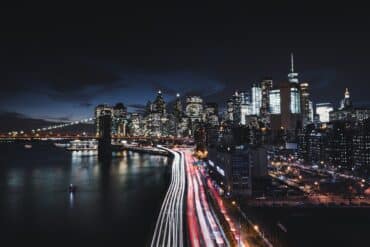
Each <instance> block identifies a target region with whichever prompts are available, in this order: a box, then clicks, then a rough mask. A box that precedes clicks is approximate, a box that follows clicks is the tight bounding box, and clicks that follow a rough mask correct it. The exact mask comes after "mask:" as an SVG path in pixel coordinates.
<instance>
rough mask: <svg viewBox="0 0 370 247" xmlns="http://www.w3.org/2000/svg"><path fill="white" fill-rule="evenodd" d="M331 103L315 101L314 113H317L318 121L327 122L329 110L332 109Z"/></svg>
mask: <svg viewBox="0 0 370 247" xmlns="http://www.w3.org/2000/svg"><path fill="white" fill-rule="evenodd" d="M333 110H334V108H333V105H332V104H331V103H317V104H316V114H318V115H319V119H320V122H322V123H327V122H329V112H331V111H333Z"/></svg>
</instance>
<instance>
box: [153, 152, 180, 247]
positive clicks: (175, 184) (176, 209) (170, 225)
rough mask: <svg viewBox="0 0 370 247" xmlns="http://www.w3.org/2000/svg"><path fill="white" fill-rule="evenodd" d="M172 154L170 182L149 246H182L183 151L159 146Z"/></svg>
mask: <svg viewBox="0 0 370 247" xmlns="http://www.w3.org/2000/svg"><path fill="white" fill-rule="evenodd" d="M161 148H162V149H164V150H166V151H168V152H170V153H171V154H172V155H173V162H172V175H171V183H170V186H169V188H168V190H167V193H166V196H165V198H164V201H163V204H162V206H161V210H160V213H159V216H158V219H157V223H156V226H155V229H154V234H153V238H152V242H151V246H152V247H154V246H156V247H157V246H167V247H172V246H179V247H183V246H184V231H183V224H184V222H183V213H184V197H185V189H186V174H185V166H184V157H183V153H179V152H175V151H173V150H171V149H167V148H164V147H161Z"/></svg>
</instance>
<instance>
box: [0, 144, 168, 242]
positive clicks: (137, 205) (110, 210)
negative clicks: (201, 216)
mask: <svg viewBox="0 0 370 247" xmlns="http://www.w3.org/2000/svg"><path fill="white" fill-rule="evenodd" d="M167 162H168V158H167V157H162V156H153V155H147V154H138V153H131V152H124V153H122V157H117V158H113V159H112V161H111V162H108V163H105V164H102V163H100V162H98V160H97V157H96V156H95V157H81V156H78V155H75V154H72V153H70V152H67V151H65V150H64V149H62V148H56V147H53V146H52V144H51V143H39V144H35V143H34V144H33V148H32V149H25V148H24V147H23V144H16V143H12V144H4V143H1V144H0V227H1V233H0V236H1V242H2V243H4V242H9V244H12V245H13V244H18V243H22V244H30V243H37V244H38V246H46V245H50V244H53V245H55V244H57V245H58V244H61V245H65V244H68V245H71V244H73V245H74V244H76V243H81V244H90V243H91V244H99V245H100V244H102V245H105V246H107V245H108V246H109V245H113V243H114V244H119V245H121V246H146V245H148V244H149V243H150V239H151V235H152V231H153V229H154V225H155V222H156V218H157V215H158V212H159V208H160V205H161V202H162V200H163V197H164V194H165V192H166V189H167V186H168V181H169V178H168V172H167V168H166V167H167V166H166V164H167ZM71 183H73V184H74V185H76V186H77V192H76V193H75V195H70V194H69V193H68V186H69V184H71ZM3 246H8V245H3Z"/></svg>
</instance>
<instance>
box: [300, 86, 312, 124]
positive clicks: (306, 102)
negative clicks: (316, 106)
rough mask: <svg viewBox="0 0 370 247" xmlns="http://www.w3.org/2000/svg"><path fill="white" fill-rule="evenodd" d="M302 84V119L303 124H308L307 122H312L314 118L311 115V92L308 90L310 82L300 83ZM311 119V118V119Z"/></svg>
mask: <svg viewBox="0 0 370 247" xmlns="http://www.w3.org/2000/svg"><path fill="white" fill-rule="evenodd" d="M299 86H300V92H301V95H300V98H301V112H302V120H303V125H304V126H306V125H307V124H309V123H311V122H312V118H311V117H310V99H309V96H310V93H309V91H308V86H309V84H308V83H307V82H302V83H300V84H299ZM310 119H311V120H310Z"/></svg>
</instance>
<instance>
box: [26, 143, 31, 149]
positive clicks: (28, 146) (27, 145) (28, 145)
mask: <svg viewBox="0 0 370 247" xmlns="http://www.w3.org/2000/svg"><path fill="white" fill-rule="evenodd" d="M24 148H26V149H30V148H32V145H31V144H25V145H24Z"/></svg>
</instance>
